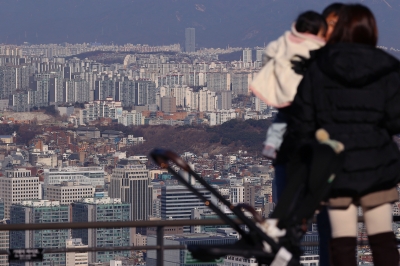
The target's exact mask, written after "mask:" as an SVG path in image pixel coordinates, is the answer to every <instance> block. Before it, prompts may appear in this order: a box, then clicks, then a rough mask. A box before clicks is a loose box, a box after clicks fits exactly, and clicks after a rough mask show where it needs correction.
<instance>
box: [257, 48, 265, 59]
mask: <svg viewBox="0 0 400 266" xmlns="http://www.w3.org/2000/svg"><path fill="white" fill-rule="evenodd" d="M264 52H265V50H264V49H257V50H256V61H257V62H262V61H263V55H264Z"/></svg>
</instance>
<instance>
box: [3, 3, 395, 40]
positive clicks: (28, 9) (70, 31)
mask: <svg viewBox="0 0 400 266" xmlns="http://www.w3.org/2000/svg"><path fill="white" fill-rule="evenodd" d="M332 2H333V1H329V0H40V1H37V0H34V1H32V0H13V1H12V0H2V1H1V9H0V33H1V34H0V42H1V43H15V44H20V43H22V42H24V41H27V42H31V43H62V42H69V43H78V42H79V43H82V42H95V41H97V42H103V43H111V42H114V43H118V44H122V43H127V42H130V43H141V44H143V43H147V44H150V45H160V44H171V43H181V44H183V42H184V29H185V28H186V27H195V28H196V43H197V46H198V47H226V46H227V45H230V46H242V47H246V46H248V47H254V46H262V45H263V44H264V43H268V42H269V41H271V40H273V39H275V38H277V37H278V36H279V35H281V34H282V33H283V31H285V30H287V29H289V28H290V25H291V23H292V21H293V20H294V19H295V17H296V16H297V15H298V14H299V13H300V12H302V11H305V10H308V9H314V10H316V11H321V10H322V9H323V8H324V7H325V6H326V5H328V4H329V3H332ZM344 2H352V3H354V2H359V3H363V4H366V5H368V6H369V7H370V8H371V9H372V11H373V12H374V13H375V15H376V17H377V21H378V25H379V30H380V44H381V45H386V46H389V47H391V46H393V47H396V48H400V1H399V0H363V1H357V0H356V1H344Z"/></svg>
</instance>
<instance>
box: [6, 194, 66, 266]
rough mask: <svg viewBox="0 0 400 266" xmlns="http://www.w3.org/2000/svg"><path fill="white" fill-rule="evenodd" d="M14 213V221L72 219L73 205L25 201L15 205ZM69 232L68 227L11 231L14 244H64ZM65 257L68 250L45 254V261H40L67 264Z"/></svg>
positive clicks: (53, 245) (11, 242)
mask: <svg viewBox="0 0 400 266" xmlns="http://www.w3.org/2000/svg"><path fill="white" fill-rule="evenodd" d="M10 216H11V218H10V223H11V224H29V223H68V222H70V219H69V217H70V213H69V206H66V205H60V203H59V202H58V201H48V200H30V201H29V200H28V201H22V202H21V203H20V204H15V205H12V206H11V209H10ZM68 236H69V230H68V229H58V230H34V231H29V230H27V231H11V232H10V248H14V249H15V248H63V247H65V243H66V240H67V239H68ZM65 259H66V258H65V253H51V254H44V260H43V262H42V263H40V264H36V265H50V263H53V265H65ZM25 265H30V263H29V262H26V263H25Z"/></svg>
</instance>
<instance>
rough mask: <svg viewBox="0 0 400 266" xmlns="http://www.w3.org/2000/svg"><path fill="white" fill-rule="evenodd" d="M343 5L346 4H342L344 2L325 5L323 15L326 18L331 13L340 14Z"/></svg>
mask: <svg viewBox="0 0 400 266" xmlns="http://www.w3.org/2000/svg"><path fill="white" fill-rule="evenodd" d="M343 6H344V4H342V3H333V4H330V5H329V6H327V7H325V9H324V11H322V16H323V17H324V18H325V19H326V18H327V17H328V16H329V15H331V14H333V15H335V16H338V15H339V12H340V9H342V7H343Z"/></svg>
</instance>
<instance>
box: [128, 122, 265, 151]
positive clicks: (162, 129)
mask: <svg viewBox="0 0 400 266" xmlns="http://www.w3.org/2000/svg"><path fill="white" fill-rule="evenodd" d="M269 124H270V120H246V121H239V120H230V121H228V122H226V123H224V124H222V125H220V126H215V127H192V126H190V127H188V126H181V127H171V126H142V127H137V128H135V129H134V130H133V131H131V132H130V133H133V134H134V136H136V137H139V136H143V137H144V138H145V140H146V142H145V144H142V145H139V146H134V147H133V148H132V149H130V150H129V154H149V152H150V151H151V150H152V149H154V148H166V149H171V150H173V151H175V152H178V153H183V152H185V151H190V152H195V153H197V154H200V153H203V152H206V153H209V154H219V153H225V152H237V151H238V150H246V151H249V152H252V153H256V152H260V151H261V148H262V142H263V141H264V140H265V134H266V132H267V129H268V126H269Z"/></svg>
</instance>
